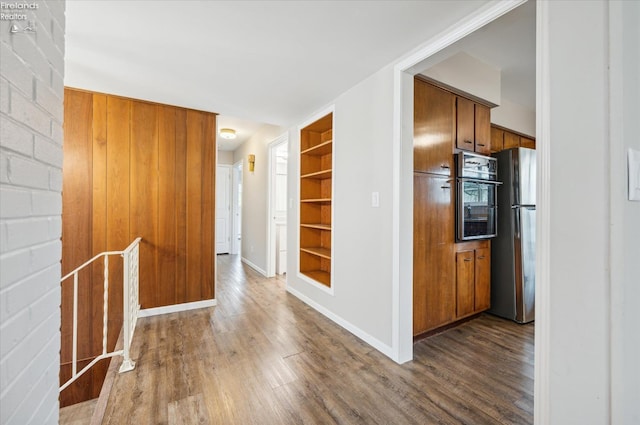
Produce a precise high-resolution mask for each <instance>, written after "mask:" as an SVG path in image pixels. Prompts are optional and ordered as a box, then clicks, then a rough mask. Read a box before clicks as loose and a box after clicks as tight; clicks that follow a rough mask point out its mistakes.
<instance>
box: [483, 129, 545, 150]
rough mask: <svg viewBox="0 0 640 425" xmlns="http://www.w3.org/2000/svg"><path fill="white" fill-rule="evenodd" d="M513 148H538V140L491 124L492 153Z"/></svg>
mask: <svg viewBox="0 0 640 425" xmlns="http://www.w3.org/2000/svg"><path fill="white" fill-rule="evenodd" d="M512 148H529V149H535V148H536V140H535V139H534V138H533V137H529V136H525V135H524V134H521V133H518V132H517V131H514V130H509V129H507V128H504V127H501V126H499V125H496V124H491V152H494V153H495V152H500V151H503V150H505V149H512Z"/></svg>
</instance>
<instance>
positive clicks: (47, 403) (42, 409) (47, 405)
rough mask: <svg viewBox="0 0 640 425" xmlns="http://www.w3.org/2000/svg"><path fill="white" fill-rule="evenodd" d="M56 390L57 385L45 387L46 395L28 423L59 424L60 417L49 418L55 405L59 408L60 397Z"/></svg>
mask: <svg viewBox="0 0 640 425" xmlns="http://www.w3.org/2000/svg"><path fill="white" fill-rule="evenodd" d="M50 370H51V368H50ZM43 379H46V377H43ZM55 391H57V388H56V387H53V388H50V389H45V396H44V397H43V398H42V402H41V403H40V405H39V406H38V407H37V408H36V411H35V412H34V413H33V416H32V417H31V419H29V422H27V425H47V424H51V425H57V424H58V418H56V419H55V420H53V419H48V418H49V416H51V411H52V409H53V408H54V407H55V408H56V409H57V407H58V405H59V402H58V397H56V395H55ZM56 412H57V410H56Z"/></svg>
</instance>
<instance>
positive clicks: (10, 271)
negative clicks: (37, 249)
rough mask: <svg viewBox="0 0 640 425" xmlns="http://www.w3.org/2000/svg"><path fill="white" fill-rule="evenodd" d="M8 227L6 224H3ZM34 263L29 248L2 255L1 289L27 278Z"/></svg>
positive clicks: (0, 262) (0, 270)
mask: <svg viewBox="0 0 640 425" xmlns="http://www.w3.org/2000/svg"><path fill="white" fill-rule="evenodd" d="M2 228H5V229H6V226H5V225H4V223H3V225H2ZM31 263H32V259H31V252H30V251H29V250H28V249H23V250H20V251H12V252H8V253H6V254H3V255H0V264H2V267H1V268H0V290H2V289H3V288H5V287H7V286H9V285H11V284H12V283H15V282H17V281H18V280H20V279H23V278H25V277H26V276H27V275H28V274H29V273H30V266H31Z"/></svg>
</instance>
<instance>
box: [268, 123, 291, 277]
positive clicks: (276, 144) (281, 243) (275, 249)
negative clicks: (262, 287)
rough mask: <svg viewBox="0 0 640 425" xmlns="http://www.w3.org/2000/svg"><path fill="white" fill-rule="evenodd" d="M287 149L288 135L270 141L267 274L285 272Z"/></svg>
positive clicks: (281, 273) (270, 275) (271, 275)
mask: <svg viewBox="0 0 640 425" xmlns="http://www.w3.org/2000/svg"><path fill="white" fill-rule="evenodd" d="M288 150H289V138H288V135H287V134H283V135H282V136H280V137H278V138H277V139H276V140H274V141H273V142H271V143H270V144H269V208H268V214H269V215H268V223H269V224H268V235H267V241H268V247H267V258H268V263H267V276H268V277H273V276H275V275H276V274H278V275H283V274H285V273H286V272H287V164H288Z"/></svg>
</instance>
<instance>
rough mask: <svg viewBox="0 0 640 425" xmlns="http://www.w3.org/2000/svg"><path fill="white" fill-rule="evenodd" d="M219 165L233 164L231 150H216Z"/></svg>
mask: <svg viewBox="0 0 640 425" xmlns="http://www.w3.org/2000/svg"><path fill="white" fill-rule="evenodd" d="M218 164H219V165H233V151H218Z"/></svg>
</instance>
